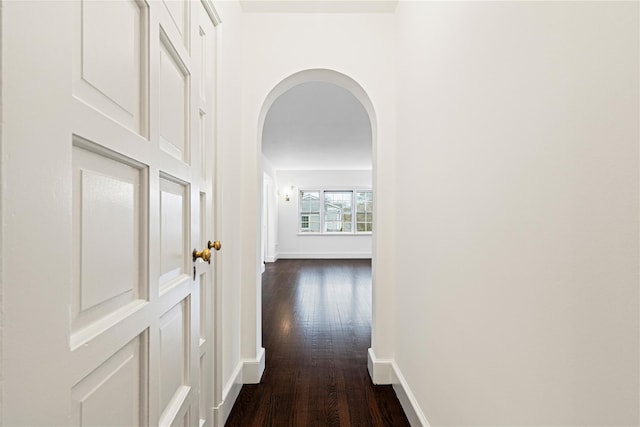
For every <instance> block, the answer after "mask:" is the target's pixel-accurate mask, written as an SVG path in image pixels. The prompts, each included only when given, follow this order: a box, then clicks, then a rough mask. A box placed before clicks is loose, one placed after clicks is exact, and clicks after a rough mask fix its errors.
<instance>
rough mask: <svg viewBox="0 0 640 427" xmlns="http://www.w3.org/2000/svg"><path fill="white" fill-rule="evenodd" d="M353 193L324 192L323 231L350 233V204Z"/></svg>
mask: <svg viewBox="0 0 640 427" xmlns="http://www.w3.org/2000/svg"><path fill="white" fill-rule="evenodd" d="M352 198H353V191H325V192H324V231H325V232H326V233H343V232H344V233H350V232H351V221H352V218H351V202H352V200H351V199H352Z"/></svg>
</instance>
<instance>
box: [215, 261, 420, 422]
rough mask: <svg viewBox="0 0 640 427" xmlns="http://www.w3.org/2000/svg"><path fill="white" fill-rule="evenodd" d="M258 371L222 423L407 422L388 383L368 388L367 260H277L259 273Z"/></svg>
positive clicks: (368, 270) (369, 263) (368, 272)
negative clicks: (261, 366) (261, 352)
mask: <svg viewBox="0 0 640 427" xmlns="http://www.w3.org/2000/svg"><path fill="white" fill-rule="evenodd" d="M262 296H263V298H262V301H263V302H262V307H263V308H262V313H263V329H262V330H263V342H264V347H265V349H266V352H267V359H266V370H265V373H264V376H263V378H262V381H261V383H260V384H259V385H244V386H243V388H242V391H241V392H240V395H239V396H238V399H237V401H236V404H235V406H234V408H233V410H232V412H231V415H230V416H229V419H228V420H227V423H226V426H229V427H231V426H243V427H245V426H285V425H286V426H294V427H295V426H323V427H324V426H338V425H339V426H354V427H355V426H394V427H396V426H403V425H409V424H408V421H407V419H406V417H405V415H404V413H403V411H402V408H401V407H400V404H399V402H398V400H397V398H396V396H395V393H394V391H393V388H392V387H391V386H373V385H372V383H371V379H370V377H369V374H368V372H367V348H368V347H370V344H371V262H370V261H369V260H280V261H277V262H276V263H272V264H267V268H266V272H265V273H264V274H263V276H262Z"/></svg>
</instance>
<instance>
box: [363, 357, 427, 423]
mask: <svg viewBox="0 0 640 427" xmlns="http://www.w3.org/2000/svg"><path fill="white" fill-rule="evenodd" d="M367 353H368V354H367V355H368V358H367V368H368V369H369V376H371V381H372V382H373V383H374V384H376V385H388V384H392V385H393V389H394V390H395V392H396V396H397V397H398V400H399V401H400V405H402V409H403V410H404V413H405V415H406V416H407V419H408V420H409V424H411V427H430V426H429V422H428V421H427V418H426V417H425V416H424V413H423V412H422V409H421V408H420V406H419V405H418V402H417V401H416V398H415V397H414V395H413V393H412V392H411V389H410V388H409V385H408V384H407V381H406V380H405V379H404V376H403V375H402V372H400V368H398V365H396V362H395V361H394V360H393V359H378V358H377V357H376V355H375V353H374V351H373V349H372V348H370V349H369V350H368V352H367Z"/></svg>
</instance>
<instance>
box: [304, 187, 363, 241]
mask: <svg viewBox="0 0 640 427" xmlns="http://www.w3.org/2000/svg"><path fill="white" fill-rule="evenodd" d="M354 208H355V211H356V212H355V215H354ZM298 218H299V221H300V232H301V233H322V234H324V233H326V234H334V233H349V234H354V233H371V231H372V230H373V192H372V191H371V190H355V191H354V190H331V191H330V190H301V191H300V205H299V216H298Z"/></svg>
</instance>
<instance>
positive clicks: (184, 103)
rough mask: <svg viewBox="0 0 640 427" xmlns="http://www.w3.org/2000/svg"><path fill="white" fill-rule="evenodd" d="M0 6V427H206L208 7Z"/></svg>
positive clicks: (212, 41) (211, 62)
mask: <svg viewBox="0 0 640 427" xmlns="http://www.w3.org/2000/svg"><path fill="white" fill-rule="evenodd" d="M1 6H2V7H1V8H0V14H1V15H2V27H1V28H2V107H3V110H2V123H3V124H2V170H3V173H2V188H3V189H2V221H3V226H2V247H1V250H2V260H3V263H2V270H1V271H2V293H1V294H0V297H1V298H2V305H3V313H2V314H3V318H2V331H3V332H2V341H1V344H2V345H1V346H0V351H1V354H2V381H1V382H0V386H1V387H2V394H1V398H0V405H1V407H2V423H1V424H2V425H6V426H14V425H39V426H48V425H65V426H66V425H71V426H138V425H140V426H142V425H145V426H146V425H154V426H156V425H159V426H194V427H195V426H197V427H200V426H202V425H208V426H212V425H213V419H212V408H213V384H214V371H213V366H214V352H213V350H214V346H213V338H214V337H213V334H214V328H213V319H214V318H215V316H214V313H213V310H214V307H215V304H214V303H215V301H214V297H215V281H214V274H213V273H214V271H215V269H216V268H218V266H217V265H216V262H215V261H216V256H215V253H216V251H215V249H213V248H212V249H211V251H209V249H208V242H209V241H212V244H211V246H216V245H213V241H215V238H216V236H215V232H216V230H214V227H213V224H214V217H213V216H214V198H215V194H214V175H215V174H214V164H215V163H214V155H215V140H214V134H215V132H214V130H215V123H214V117H215V114H214V106H215V102H214V96H215V93H214V89H215V75H214V71H215V47H216V28H215V25H217V22H218V20H217V18H216V15H215V11H214V10H213V7H212V5H211V3H210V2H208V1H199V0H198V1H188V0H186V1H170V0H111V1H96V0H82V1H81V0H74V1H55V0H54V1H42V2H36V1H28V2H27V1H24V2H18V1H3V2H2V4H1ZM205 249H206V250H205ZM194 250H195V252H196V254H195V255H199V257H198V258H196V259H195V260H194ZM209 253H210V262H208V261H207V259H208V258H209V257H208V255H209Z"/></svg>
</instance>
